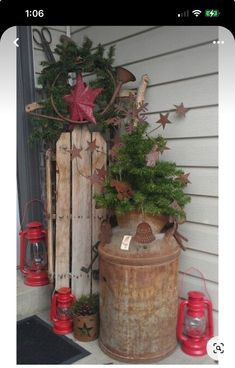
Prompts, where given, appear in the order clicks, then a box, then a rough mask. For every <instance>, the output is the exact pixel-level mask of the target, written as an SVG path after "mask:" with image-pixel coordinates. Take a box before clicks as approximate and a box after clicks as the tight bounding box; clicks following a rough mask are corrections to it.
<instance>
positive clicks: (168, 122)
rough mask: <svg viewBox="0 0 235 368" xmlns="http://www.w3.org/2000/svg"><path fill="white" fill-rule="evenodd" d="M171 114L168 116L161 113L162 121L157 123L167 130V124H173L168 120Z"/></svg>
mask: <svg viewBox="0 0 235 368" xmlns="http://www.w3.org/2000/svg"><path fill="white" fill-rule="evenodd" d="M168 116H169V112H168V113H167V114H166V115H163V114H161V113H160V119H159V120H158V121H157V122H156V123H157V124H161V126H162V128H163V129H165V126H166V124H171V121H170V120H169V119H168Z"/></svg>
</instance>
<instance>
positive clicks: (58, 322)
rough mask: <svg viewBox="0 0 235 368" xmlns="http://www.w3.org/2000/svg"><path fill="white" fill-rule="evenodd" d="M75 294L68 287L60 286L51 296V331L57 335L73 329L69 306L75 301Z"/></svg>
mask: <svg viewBox="0 0 235 368" xmlns="http://www.w3.org/2000/svg"><path fill="white" fill-rule="evenodd" d="M75 300H76V299H75V296H74V295H73V294H71V290H70V288H67V287H63V288H60V289H59V290H58V291H57V292H56V293H55V294H54V295H53V298H52V303H51V320H52V321H53V323H54V326H53V331H54V332H55V333H56V334H58V335H66V334H68V333H70V332H72V330H73V320H72V317H71V307H72V305H73V303H74V302H75Z"/></svg>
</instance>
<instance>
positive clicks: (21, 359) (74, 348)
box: [17, 316, 90, 364]
mask: <svg viewBox="0 0 235 368" xmlns="http://www.w3.org/2000/svg"><path fill="white" fill-rule="evenodd" d="M89 354H90V353H89V352H88V351H87V350H85V349H83V348H82V347H81V346H79V345H78V344H76V343H75V342H73V341H72V340H71V339H69V338H68V337H66V336H61V335H56V334H55V333H54V332H53V331H52V328H51V326H50V325H49V324H47V323H46V322H44V321H43V320H42V319H41V318H39V317H37V316H32V317H28V318H25V319H22V320H21V321H18V322H17V364H71V363H73V362H75V361H77V360H80V359H81V358H84V357H85V356H87V355H89Z"/></svg>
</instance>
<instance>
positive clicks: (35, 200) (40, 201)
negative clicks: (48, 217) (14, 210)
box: [20, 198, 47, 230]
mask: <svg viewBox="0 0 235 368" xmlns="http://www.w3.org/2000/svg"><path fill="white" fill-rule="evenodd" d="M33 202H39V203H41V204H42V206H43V210H44V212H45V213H46V214H47V211H46V208H45V205H44V203H43V201H42V200H41V199H37V198H35V199H31V201H29V202H27V203H26V204H25V207H24V212H23V216H22V221H21V223H20V229H21V230H22V226H23V223H24V220H25V216H26V214H27V211H28V207H29V205H30V204H31V203H33Z"/></svg>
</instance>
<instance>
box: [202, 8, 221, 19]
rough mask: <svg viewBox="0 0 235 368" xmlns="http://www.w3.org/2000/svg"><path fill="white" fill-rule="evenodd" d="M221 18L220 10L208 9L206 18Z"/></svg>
mask: <svg viewBox="0 0 235 368" xmlns="http://www.w3.org/2000/svg"><path fill="white" fill-rule="evenodd" d="M218 16H219V10H218V9H206V10H205V17H210V18H212V17H213V18H215V17H218Z"/></svg>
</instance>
